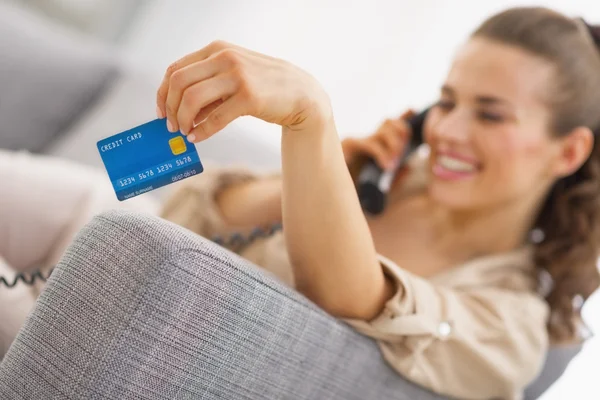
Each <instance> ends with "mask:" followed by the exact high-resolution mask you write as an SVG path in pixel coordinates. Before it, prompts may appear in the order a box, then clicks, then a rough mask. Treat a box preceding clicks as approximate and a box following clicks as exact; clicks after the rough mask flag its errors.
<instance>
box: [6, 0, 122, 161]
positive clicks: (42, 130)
mask: <svg viewBox="0 0 600 400" xmlns="http://www.w3.org/2000/svg"><path fill="white" fill-rule="evenodd" d="M0 55H1V56H0V57H1V58H0V88H1V92H0V148H5V149H11V150H18V149H27V150H31V151H42V150H43V149H44V148H45V147H46V146H47V145H48V144H49V143H50V142H51V141H52V140H53V139H54V138H55V137H56V136H57V135H59V134H60V133H62V132H64V131H65V130H66V129H67V128H68V127H69V126H70V124H72V123H73V122H74V121H75V120H76V119H77V118H78V117H79V116H80V115H81V113H82V111H83V110H85V109H86V108H87V107H88V106H89V105H90V103H92V102H93V101H94V99H95V98H96V97H97V96H99V94H100V93H101V92H102V90H103V88H105V86H106V85H107V83H108V82H109V81H110V80H111V79H112V78H113V77H114V76H115V75H116V74H117V67H116V64H115V62H114V61H113V58H112V56H111V52H110V51H109V50H108V49H107V48H104V47H103V46H100V45H98V44H95V43H93V42H91V41H90V40H86V39H84V38H82V37H79V35H77V34H75V33H73V32H70V31H68V30H66V29H65V28H63V27H60V26H57V25H54V24H52V23H51V22H49V21H47V20H45V19H44V18H42V17H40V16H38V15H36V14H34V13H32V12H29V11H28V10H26V9H24V8H21V7H18V6H17V5H15V4H9V3H3V2H0Z"/></svg>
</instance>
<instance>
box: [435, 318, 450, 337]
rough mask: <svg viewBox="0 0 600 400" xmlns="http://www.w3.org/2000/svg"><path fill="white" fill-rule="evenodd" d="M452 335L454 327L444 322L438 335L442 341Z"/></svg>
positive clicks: (440, 325) (439, 326)
mask: <svg viewBox="0 0 600 400" xmlns="http://www.w3.org/2000/svg"><path fill="white" fill-rule="evenodd" d="M451 333H452V325H450V323H448V322H447V321H444V322H442V323H440V324H439V325H438V335H439V336H440V338H442V339H446V338H447V337H448V336H450V334H451Z"/></svg>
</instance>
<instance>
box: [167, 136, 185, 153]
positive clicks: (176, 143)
mask: <svg viewBox="0 0 600 400" xmlns="http://www.w3.org/2000/svg"><path fill="white" fill-rule="evenodd" d="M169 147H171V152H172V153H173V155H175V156H178V155H180V154H183V153H185V152H186V151H187V146H186V144H185V140H184V139H183V137H181V136H176V137H174V138H173V139H170V140H169Z"/></svg>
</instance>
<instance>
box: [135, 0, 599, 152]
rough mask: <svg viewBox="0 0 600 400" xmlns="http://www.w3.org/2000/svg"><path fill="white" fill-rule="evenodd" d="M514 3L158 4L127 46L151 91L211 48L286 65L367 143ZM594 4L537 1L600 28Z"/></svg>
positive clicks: (299, 0)
mask: <svg viewBox="0 0 600 400" xmlns="http://www.w3.org/2000/svg"><path fill="white" fill-rule="evenodd" d="M520 3H521V2H518V1H514V0H486V1H479V2H475V1H473V2H470V1H464V0H462V1H461V0H458V1H445V0H421V1H419V2H413V1H394V0H388V1H385V0H369V1H366V0H361V1H357V0H344V1H342V0H293V1H285V0H253V1H245V0H218V1H208V0H169V1H167V0H156V1H153V2H150V3H149V4H148V6H147V7H146V10H145V12H144V13H143V15H142V16H141V18H139V20H138V21H136V23H134V26H133V27H132V31H131V32H130V34H129V36H128V37H127V38H126V42H125V45H124V47H125V48H126V49H127V53H128V54H129V55H130V56H131V57H132V58H133V59H135V60H136V61H139V62H141V63H142V64H144V66H145V67H146V68H147V70H148V72H149V74H150V76H151V77H152V78H153V79H155V80H156V81H157V85H158V82H159V80H160V77H161V76H162V74H163V72H164V70H165V68H166V67H167V66H168V65H169V63H170V62H172V61H174V60H176V59H177V58H179V57H181V56H183V55H185V54H187V53H189V52H192V51H194V50H197V49H199V48H201V47H202V46H204V45H206V44H208V43H209V42H210V41H212V40H214V39H223V40H228V41H231V42H233V43H236V44H239V45H241V46H245V47H249V48H251V49H253V50H257V51H260V52H264V53H267V54H270V55H274V56H278V57H281V58H284V59H287V60H289V61H291V62H294V63H296V64H298V65H299V66H301V67H303V68H304V69H306V70H308V71H309V72H311V73H312V74H313V75H315V76H316V77H317V79H318V80H319V81H320V82H321V83H322V85H323V86H324V87H325V88H326V89H327V91H328V93H329V94H330V96H331V99H332V102H333V105H334V109H335V115H336V120H337V123H338V128H339V131H340V134H341V135H347V134H367V133H369V132H371V131H373V129H374V128H375V127H376V125H377V124H378V122H379V121H380V120H382V119H383V118H384V117H386V116H389V115H396V114H398V113H399V112H400V111H401V110H403V109H404V108H405V107H407V106H416V107H420V106H423V105H425V104H427V103H429V102H430V101H432V99H435V97H436V95H437V93H438V92H437V91H438V88H439V86H440V83H441V81H442V79H443V78H444V75H445V73H446V71H447V69H448V66H449V62H450V60H451V57H452V54H453V53H454V51H455V50H456V48H457V46H459V45H460V43H461V42H462V41H463V40H465V39H466V37H467V35H468V33H469V32H470V31H472V30H473V29H474V28H475V27H476V25H477V24H479V23H480V22H481V21H482V20H483V18H484V17H485V16H487V15H488V14H489V13H490V12H494V11H496V10H499V9H502V8H504V7H506V6H509V5H514V4H520ZM593 3H594V2H592V1H590V0H561V1H559V0H554V1H546V2H544V4H546V5H554V6H556V7H557V8H559V9H560V10H562V11H565V12H569V13H572V14H574V15H580V14H582V13H584V14H585V15H586V16H587V17H588V18H589V19H591V20H596V21H600V3H599V2H595V3H596V4H594V5H592V4H593ZM532 4H533V3H532ZM244 126H247V127H248V129H252V130H254V129H256V130H258V133H256V134H257V135H258V136H259V137H261V138H264V139H265V140H266V141H267V142H268V143H269V144H270V145H272V146H278V145H279V138H278V136H277V135H276V132H277V129H276V128H275V127H267V126H266V125H264V124H263V123H256V122H250V121H244ZM265 132H267V133H265Z"/></svg>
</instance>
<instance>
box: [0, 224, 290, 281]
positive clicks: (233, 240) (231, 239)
mask: <svg viewBox="0 0 600 400" xmlns="http://www.w3.org/2000/svg"><path fill="white" fill-rule="evenodd" d="M282 229H283V227H282V225H281V223H276V224H273V225H271V226H270V227H268V228H260V227H258V228H254V229H253V230H252V232H250V234H249V235H243V234H241V233H239V232H236V233H233V234H232V235H230V236H228V237H226V238H224V237H222V236H215V237H213V238H212V241H213V242H215V243H216V244H218V245H220V246H223V247H238V246H247V245H249V244H251V243H252V242H254V241H255V240H256V239H258V238H267V237H269V236H272V235H274V234H275V233H277V232H279V231H281V230H282ZM52 271H54V268H50V270H48V272H47V273H43V272H41V271H34V272H31V273H19V274H17V275H16V276H15V277H14V279H12V280H11V281H10V282H9V281H8V280H7V279H6V278H4V277H3V276H0V287H2V286H6V287H7V288H12V287H15V286H16V285H18V284H19V283H20V282H21V283H22V284H24V285H26V286H33V285H34V284H35V282H36V281H37V280H39V281H42V282H46V281H47V280H48V278H49V277H50V275H51V274H52Z"/></svg>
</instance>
